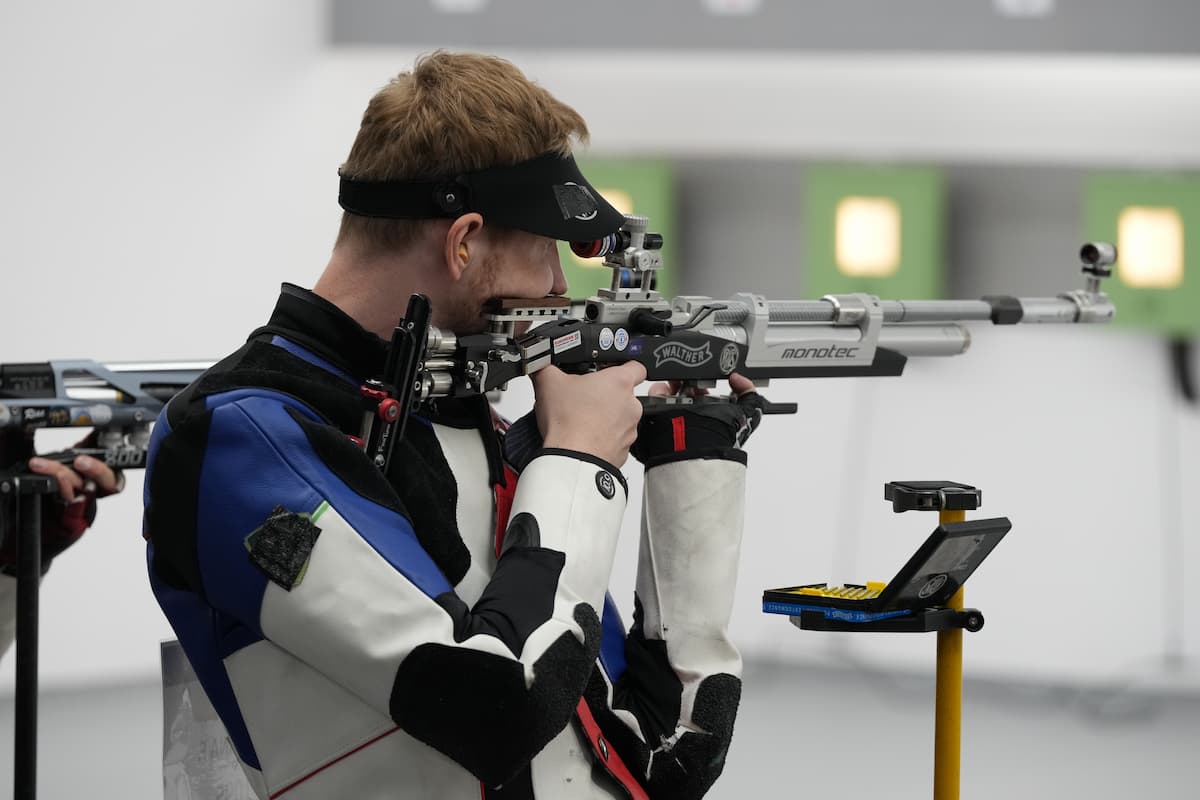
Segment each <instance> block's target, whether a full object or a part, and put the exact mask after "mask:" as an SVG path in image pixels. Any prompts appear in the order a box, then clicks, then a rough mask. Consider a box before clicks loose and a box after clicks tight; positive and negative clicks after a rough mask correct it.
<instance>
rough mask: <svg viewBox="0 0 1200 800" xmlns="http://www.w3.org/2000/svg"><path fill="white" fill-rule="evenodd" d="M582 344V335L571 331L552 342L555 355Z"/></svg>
mask: <svg viewBox="0 0 1200 800" xmlns="http://www.w3.org/2000/svg"><path fill="white" fill-rule="evenodd" d="M581 344H583V334H582V333H580V332H579V331H571V332H570V333H568V334H566V335H565V336H560V337H558V338H557V339H555V340H554V341H553V342H552V346H553V348H554V352H555V353H561V352H563V351H564V350H570V349H571V348H572V347H579V345H581Z"/></svg>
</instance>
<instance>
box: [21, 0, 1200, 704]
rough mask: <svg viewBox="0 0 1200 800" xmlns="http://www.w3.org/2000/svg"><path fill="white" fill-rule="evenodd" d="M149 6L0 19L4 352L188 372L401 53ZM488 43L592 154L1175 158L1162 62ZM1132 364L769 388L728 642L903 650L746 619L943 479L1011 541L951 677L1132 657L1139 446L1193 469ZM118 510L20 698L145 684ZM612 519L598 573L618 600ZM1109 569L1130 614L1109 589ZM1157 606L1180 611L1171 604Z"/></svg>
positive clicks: (1191, 557)
mask: <svg viewBox="0 0 1200 800" xmlns="http://www.w3.org/2000/svg"><path fill="white" fill-rule="evenodd" d="M178 9H179V7H178V6H165V5H162V4H156V3H151V2H145V1H143V2H127V3H123V4H119V7H117V6H114V5H113V4H100V5H97V4H88V3H83V2H73V3H60V4H52V3H46V4H42V5H39V6H36V7H35V6H29V7H22V8H20V9H19V10H17V9H6V10H5V11H4V12H3V14H4V19H3V20H0V23H2V24H0V76H2V77H0V108H3V112H2V113H3V114H4V120H5V124H4V125H3V126H0V163H3V164H4V175H5V184H6V186H7V187H8V188H9V191H8V192H5V193H4V194H3V195H0V218H2V219H3V220H4V225H3V230H4V242H5V255H6V257H7V261H6V262H5V265H4V273H3V274H4V281H3V288H2V289H0V293H2V295H0V299H2V300H3V302H4V306H3V307H4V310H5V311H4V314H5V315H4V318H3V320H4V322H3V331H4V333H5V342H6V343H5V347H4V351H3V353H0V358H2V359H3V361H5V362H11V361H18V360H44V359H47V358H79V357H88V358H97V359H101V360H111V361H116V360H130V359H162V358H211V357H215V356H219V355H221V354H223V353H225V352H227V351H229V350H231V349H232V348H233V347H235V346H236V345H237V344H238V343H239V342H240V341H241V339H242V337H244V335H245V333H246V332H248V331H249V330H250V329H251V328H253V327H254V326H255V325H257V324H259V323H260V322H261V321H262V320H263V319H264V318H265V315H266V313H267V312H268V311H269V307H270V304H271V303H272V301H273V298H274V292H275V288H276V285H277V284H278V282H279V281H281V280H285V279H286V280H292V281H295V282H298V283H301V284H311V282H312V281H313V280H314V279H315V277H316V275H317V273H318V271H319V269H320V267H321V266H322V265H323V263H324V258H325V255H326V253H327V251H328V247H329V243H330V242H331V238H332V234H333V231H334V228H335V225H336V220H337V209H336V206H335V204H334V195H335V192H336V183H335V181H336V178H335V170H336V167H337V165H338V164H339V163H340V161H341V159H342V158H343V157H344V155H345V152H346V150H347V149H348V147H349V143H350V140H351V138H352V136H353V132H354V130H355V128H356V126H357V120H358V117H359V115H360V114H361V110H362V108H363V106H364V105H365V102H366V99H367V98H368V97H369V96H370V94H371V93H372V92H373V91H374V90H375V89H377V88H378V87H379V86H380V85H382V84H383V83H384V82H385V81H386V80H387V78H388V77H389V76H390V75H391V74H393V73H394V72H396V71H399V70H400V69H403V68H405V67H406V66H407V65H409V64H411V61H412V56H413V55H414V53H412V52H408V51H403V52H401V51H387V52H380V51H370V52H366V51H365V52H355V53H330V52H327V51H324V50H323V49H322V46H321V43H320V35H321V33H320V26H321V21H322V6H321V4H320V3H318V2H317V0H309V1H308V2H305V3H296V2H287V1H286V0H276V1H275V2H268V3H256V4H244V3H234V2H215V3H207V4H204V5H199V4H197V5H194V6H192V7H190V11H189V13H188V14H187V15H184V14H182V12H180V11H179V10H178ZM510 55H512V56H513V57H514V58H515V60H516V61H517V63H518V64H520V65H521V66H522V67H524V68H525V69H526V71H527V72H528V73H530V74H531V75H532V76H534V77H535V78H538V79H540V80H541V81H543V82H544V83H545V84H546V85H547V86H548V87H549V88H550V89H551V90H552V91H555V92H556V93H558V94H559V95H561V96H562V97H563V98H564V99H566V100H568V101H569V102H571V103H573V104H574V105H576V106H577V107H578V108H579V110H580V111H581V112H582V113H584V115H585V116H586V117H587V118H588V119H589V120H590V121H591V126H592V132H593V141H594V143H595V146H594V151H595V152H597V153H604V154H609V153H655V154H677V155H690V156H696V155H724V156H731V155H732V156H761V155H772V156H775V157H789V158H804V157H809V158H813V157H825V156H839V157H860V158H871V159H874V158H880V159H892V158H894V159H901V160H906V159H938V158H942V159H948V160H966V161H979V162H987V163H1004V162H1010V161H1013V162H1015V161H1019V162H1022V163H1092V164H1105V165H1119V164H1133V163H1137V164H1155V165H1175V166H1180V165H1182V166H1195V165H1196V164H1197V163H1200V122H1198V118H1197V113H1196V111H1195V110H1194V109H1193V108H1192V106H1189V105H1188V104H1183V103H1180V102H1179V101H1178V98H1179V97H1181V96H1186V92H1187V91H1188V90H1189V88H1190V87H1194V86H1195V85H1197V83H1196V80H1197V78H1198V77H1200V65H1198V64H1197V63H1196V62H1195V61H1177V60H1157V59H1133V58H1128V59H1122V60H1120V61H1103V60H1092V59H1078V60H1076V59H1071V60H1060V59H1050V58H1044V59H1036V60H1035V59H1008V58H1004V57H992V58H987V59H975V58H967V59H954V58H951V57H944V58H942V59H924V58H899V59H891V60H887V59H879V58H869V57H861V56H845V57H835V56H824V57H821V58H796V59H788V60H781V59H780V58H777V57H754V58H749V57H742V58H739V59H736V60H734V59H728V60H725V59H722V58H719V57H714V56H712V55H711V54H710V55H706V56H704V57H703V58H699V57H698V58H688V57H686V56H680V57H674V58H672V59H657V60H653V61H647V60H635V59H622V58H619V57H616V56H608V57H604V58H599V57H595V56H578V57H573V56H568V55H565V54H553V53H545V52H543V53H537V54H533V53H529V54H520V53H516V54H510ZM1192 105H1193V106H1194V104H1192ZM1118 106H1119V107H1120V108H1121V109H1126V111H1123V112H1121V113H1111V114H1109V113H1107V112H1108V111H1109V110H1110V109H1113V108H1114V107H1118ZM623 108H632V109H634V110H633V111H629V112H628V113H622V112H621V109H623ZM643 109H645V110H643ZM1081 109H1082V110H1083V111H1084V112H1086V113H1081ZM1093 109H1102V111H1100V112H1099V113H1098V114H1096V113H1091V111H1092V110H1093ZM797 191H799V187H797ZM1057 257H1058V254H1055V258H1057ZM1159 350H1160V347H1159V343H1158V342H1157V341H1156V340H1154V339H1153V338H1151V337H1142V336H1138V335H1135V334H1130V333H1128V332H1124V331H1121V332H1117V331H1094V330H1050V329H1040V330H1034V329H1028V330H1002V331H984V332H981V333H980V335H979V336H978V337H977V339H976V342H975V345H974V346H973V348H972V350H971V352H970V353H969V354H968V355H967V356H965V357H963V358H960V359H955V360H953V361H947V362H941V363H934V364H928V363H924V364H914V365H913V366H912V367H910V374H909V375H907V376H906V377H905V378H903V379H899V380H890V381H827V382H826V381H814V382H810V383H805V384H803V385H800V384H792V385H788V386H785V385H783V384H779V385H777V386H776V387H773V388H772V396H773V397H776V398H778V399H781V400H792V399H794V400H796V401H798V402H800V403H801V406H802V408H803V410H804V413H803V414H802V415H800V416H799V417H797V418H787V419H771V420H768V426H769V427H768V428H767V429H766V430H767V431H769V433H764V434H762V435H760V436H759V437H757V440H756V441H754V442H752V444H751V452H752V460H753V470H754V473H753V475H754V484H753V487H752V489H751V496H750V501H751V507H752V509H753V511H752V513H751V515H750V518H749V520H748V524H747V537H746V550H745V552H746V556H745V560H744V563H743V567H742V572H741V582H740V595H741V597H740V600H739V603H738V607H737V611H736V614H735V628H736V630H735V634H736V635H737V637H738V639H739V640H740V641H741V642H742V643H743V644H744V646H745V648H746V650H747V652H748V653H749V654H751V655H772V656H777V657H783V658H796V659H804V658H809V659H818V660H836V659H840V658H846V657H850V656H853V657H854V658H857V659H867V660H878V661H881V662H886V663H894V664H900V665H909V664H918V663H920V664H927V663H928V659H930V658H931V657H932V656H931V653H930V648H931V647H932V642H931V640H930V639H929V638H928V637H920V638H919V639H917V638H914V639H903V638H902V637H880V638H878V639H868V638H867V637H859V638H858V639H856V640H855V641H853V642H852V643H850V642H847V641H846V640H845V639H834V638H832V637H829V636H826V635H822V634H812V633H799V632H796V631H795V630H794V629H792V628H791V626H790V625H789V624H788V623H787V621H786V620H785V619H783V618H779V617H773V616H766V615H763V614H761V613H759V611H758V601H759V596H760V592H761V590H762V589H763V588H766V587H769V586H777V585H781V584H787V583H793V582H799V581H804V582H807V581H812V580H825V579H836V580H861V579H865V578H872V579H877V578H878V579H885V578H887V577H890V574H891V573H892V572H893V571H894V570H895V568H896V567H897V566H898V565H899V563H900V562H901V561H902V559H903V557H904V556H905V555H906V554H907V553H908V552H910V551H911V549H912V547H913V546H914V545H915V542H916V541H917V540H919V539H920V538H922V537H923V536H924V535H925V534H926V533H927V532H928V530H929V529H931V528H932V521H931V520H930V519H929V518H921V517H915V516H914V515H911V514H910V515H904V516H900V517H894V516H893V515H892V514H891V512H890V511H889V510H888V508H887V507H886V505H885V504H884V503H883V501H882V499H881V496H882V491H881V488H880V486H881V484H882V483H883V482H884V481H886V480H896V479H934V478H941V477H945V478H948V479H952V480H963V481H968V482H975V483H977V484H978V485H980V486H982V487H983V488H984V491H985V500H986V504H985V506H984V509H983V510H984V511H985V512H987V513H994V514H998V515H999V514H1003V515H1007V516H1010V517H1011V518H1012V519H1013V520H1014V523H1015V527H1014V530H1013V533H1012V534H1011V535H1010V537H1009V539H1008V540H1006V541H1005V543H1004V544H1003V545H1002V546H1001V547H1000V548H999V549H998V550H997V551H996V554H995V555H993V556H992V557H991V558H990V559H989V561H988V563H987V564H986V565H985V567H984V569H983V570H982V571H981V573H980V575H979V576H977V577H976V578H974V579H973V580H972V584H971V586H970V594H969V596H968V601H969V602H971V603H976V604H978V605H979V606H980V607H981V608H982V609H983V611H984V612H985V614H986V616H987V618H988V627H987V628H986V629H985V631H984V632H982V633H980V634H978V635H975V636H972V637H969V639H968V643H967V644H968V653H969V658H970V662H969V663H970V667H969V669H978V670H980V671H981V672H993V673H996V674H1010V675H1011V674H1014V673H1017V674H1021V675H1024V676H1034V677H1037V676H1042V677H1065V678H1072V679H1073V678H1079V679H1086V680H1091V681H1098V680H1105V679H1109V678H1113V677H1115V676H1122V677H1123V676H1126V675H1129V674H1132V672H1131V671H1132V670H1134V669H1135V668H1137V667H1139V666H1145V665H1149V666H1150V667H1153V666H1154V664H1155V663H1156V660H1157V659H1158V658H1159V656H1160V655H1161V654H1162V652H1163V648H1164V646H1165V645H1164V642H1166V641H1167V634H1168V632H1167V631H1166V630H1164V624H1165V622H1166V621H1167V620H1169V619H1170V616H1169V612H1171V611H1172V609H1173V607H1174V605H1175V601H1174V599H1173V600H1172V602H1171V603H1170V604H1169V603H1168V602H1167V600H1166V599H1165V597H1164V594H1163V590H1162V588H1161V581H1162V578H1163V576H1164V575H1165V571H1164V565H1165V564H1166V563H1168V559H1170V562H1171V563H1178V562H1182V563H1184V564H1188V563H1195V562H1196V556H1197V555H1198V553H1197V552H1196V547H1197V545H1196V544H1195V543H1194V542H1193V541H1186V542H1185V545H1184V546H1185V547H1186V548H1188V549H1187V551H1186V552H1184V553H1178V552H1176V551H1173V550H1170V549H1169V548H1166V547H1165V546H1164V531H1163V519H1164V516H1163V515H1164V500H1163V485H1164V479H1165V477H1166V475H1167V474H1168V473H1167V472H1166V471H1165V470H1166V468H1165V467H1164V463H1165V462H1164V458H1165V456H1166V455H1167V454H1168V452H1169V448H1168V447H1167V446H1166V444H1165V442H1166V441H1168V440H1173V439H1174V438H1175V437H1177V438H1178V439H1179V442H1180V448H1179V449H1180V451H1181V454H1182V459H1183V464H1182V471H1181V472H1180V473H1178V475H1179V477H1180V480H1181V482H1182V483H1181V485H1182V486H1183V487H1184V488H1185V490H1186V488H1187V487H1188V486H1190V485H1194V483H1195V480H1196V478H1197V476H1198V472H1200V464H1197V460H1196V456H1195V455H1193V454H1194V453H1195V452H1197V450H1200V448H1197V446H1196V445H1197V444H1200V441H1198V439H1200V428H1198V427H1197V423H1196V417H1195V415H1191V416H1188V415H1186V414H1178V413H1177V412H1176V411H1175V410H1174V409H1173V408H1171V407H1170V403H1169V399H1168V396H1167V395H1166V393H1165V390H1164V387H1165V386H1166V384H1167V381H1166V377H1165V374H1164V367H1163V365H1162V364H1161V363H1160V361H1159ZM521 391H523V390H522V389H519V388H518V389H517V390H514V394H513V396H512V397H510V398H509V399H508V400H506V401H505V403H506V408H507V409H509V410H512V409H514V408H515V407H516V406H518V405H519V404H520V400H521V395H520V392H521ZM1176 425H1177V426H1178V427H1177V428H1176V427H1174V426H1176ZM139 490H140V485H139V482H138V478H137V477H135V478H134V480H133V481H131V484H130V489H129V491H127V492H126V494H125V495H124V496H121V497H118V498H114V499H111V500H107V501H105V502H104V504H103V508H102V510H101V513H102V516H101V519H100V522H99V524H98V525H97V526H96V529H95V530H93V531H92V532H91V533H89V534H88V536H87V537H85V539H84V541H83V542H82V543H81V544H80V545H78V546H77V547H76V548H75V549H74V550H73V551H72V552H71V553H69V554H67V555H66V556H64V557H63V558H62V559H61V560H60V561H59V562H57V563H56V564H55V566H54V568H53V570H52V572H51V574H50V576H49V577H48V578H47V580H46V583H45V592H44V594H43V604H44V606H43V607H44V613H43V617H42V637H43V638H42V643H43V644H42V675H43V680H44V681H45V683H46V684H48V685H53V684H58V685H63V684H70V683H82V682H99V681H104V680H108V679H114V678H118V677H133V676H145V675H149V674H152V673H154V672H156V671H157V660H156V659H157V641H158V639H159V638H161V637H163V636H167V635H169V629H168V628H167V626H166V624H165V622H164V621H163V620H162V618H161V615H160V614H159V612H158V610H157V606H156V605H155V604H154V601H153V599H152V597H151V596H150V593H149V591H148V590H147V588H146V581H145V577H144V566H143V564H142V550H143V547H142V541H141V539H140V536H139V535H138V532H139V530H140V497H139ZM635 518H636V514H635V512H634V509H632V508H631V510H630V514H629V516H628V518H627V520H628V522H629V523H630V525H631V528H630V530H628V531H627V535H626V537H625V539H624V541H623V543H622V550H621V559H622V564H621V565H620V566H619V568H618V574H617V578H616V585H617V588H618V595H619V596H620V597H621V598H622V602H623V604H625V605H626V607H628V602H627V601H628V596H629V588H628V587H630V586H631V585H632V578H631V574H632V559H633V555H634V553H635V552H636V549H635V543H634V541H633V538H634V537H633V530H632V523H633V522H634V520H635ZM1195 519H1196V517H1195V515H1194V513H1193V514H1191V515H1189V516H1187V517H1185V519H1184V520H1183V523H1184V525H1185V526H1188V527H1189V529H1190V530H1194V529H1195ZM1189 574H1191V573H1189ZM1130 581H1133V582H1136V584H1137V589H1136V594H1133V592H1134V591H1135V590H1134V589H1130V590H1129V591H1128V592H1127V593H1124V594H1122V595H1120V598H1121V600H1120V601H1119V602H1113V601H1112V600H1111V599H1110V598H1111V597H1112V586H1113V585H1114V584H1116V583H1124V584H1127V583H1128V582H1130ZM1176 596H1177V595H1173V598H1174V597H1176ZM1130 597H1134V598H1136V599H1135V600H1133V601H1130V600H1129V598H1130ZM1186 602H1187V603H1188V604H1190V605H1189V606H1188V614H1189V618H1190V619H1191V620H1195V619H1200V598H1197V597H1196V596H1195V594H1194V593H1193V595H1191V596H1189V597H1188V598H1187V599H1186ZM1081 609H1082V610H1081ZM1195 627H1196V626H1195V625H1194V624H1193V625H1192V626H1191V628H1193V629H1195ZM1189 636H1190V637H1191V638H1189V639H1188V640H1187V643H1186V647H1187V648H1188V652H1189V653H1190V654H1192V655H1193V656H1197V655H1200V641H1198V640H1197V638H1196V635H1195V634H1192V633H1190V632H1189ZM835 643H836V644H840V645H849V646H850V647H851V648H852V650H851V651H850V652H849V653H847V652H845V651H844V650H841V649H836V644H835ZM11 663H12V660H11V659H8V660H7V663H6V664H5V667H6V668H7V669H8V670H10V671H11ZM3 680H4V681H6V682H8V681H11V673H10V672H9V673H6V674H5V675H4V678H3ZM3 685H4V686H8V685H10V684H9V683H5V684H3Z"/></svg>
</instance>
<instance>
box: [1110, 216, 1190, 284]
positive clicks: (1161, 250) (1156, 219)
mask: <svg viewBox="0 0 1200 800" xmlns="http://www.w3.org/2000/svg"><path fill="white" fill-rule="evenodd" d="M1117 253H1118V260H1117V275H1118V277H1119V278H1120V279H1121V280H1122V281H1123V282H1124V283H1125V284H1126V285H1127V286H1131V287H1134V288H1137V289H1174V288H1176V287H1178V286H1180V285H1181V284H1182V283H1183V218H1182V217H1181V216H1180V215H1179V210H1178V209H1176V208H1173V207H1171V206H1128V207H1127V208H1125V209H1123V210H1122V211H1121V213H1120V216H1118V217H1117Z"/></svg>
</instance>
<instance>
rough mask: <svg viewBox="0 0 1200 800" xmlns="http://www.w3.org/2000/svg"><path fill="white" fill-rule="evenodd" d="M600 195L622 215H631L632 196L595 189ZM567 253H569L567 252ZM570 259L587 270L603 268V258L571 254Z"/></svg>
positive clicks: (611, 190)
mask: <svg viewBox="0 0 1200 800" xmlns="http://www.w3.org/2000/svg"><path fill="white" fill-rule="evenodd" d="M597 191H598V192H600V195H601V196H602V197H603V198H604V199H605V200H607V201H608V202H609V205H611V206H612V207H613V208H615V209H616V210H617V211H620V212H621V213H622V214H625V215H629V214H632V213H633V195H631V194H629V192H626V191H623V190H621V189H597ZM567 252H570V251H569V250H568V251H567ZM571 258H572V259H573V260H574V261H575V263H576V264H577V265H579V266H581V267H585V268H587V269H597V268H602V267H604V258H603V256H597V257H596V258H580V257H579V256H577V255H575V254H574V253H571Z"/></svg>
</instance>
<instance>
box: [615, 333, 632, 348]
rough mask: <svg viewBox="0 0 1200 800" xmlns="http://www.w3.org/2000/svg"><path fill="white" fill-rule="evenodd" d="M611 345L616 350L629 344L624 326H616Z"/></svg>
mask: <svg viewBox="0 0 1200 800" xmlns="http://www.w3.org/2000/svg"><path fill="white" fill-rule="evenodd" d="M613 346H615V347H616V348H617V349H618V350H624V349H625V348H626V347H628V346H629V331H627V330H625V329H624V328H617V335H616V336H615V337H613Z"/></svg>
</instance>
